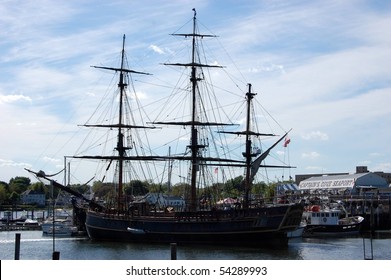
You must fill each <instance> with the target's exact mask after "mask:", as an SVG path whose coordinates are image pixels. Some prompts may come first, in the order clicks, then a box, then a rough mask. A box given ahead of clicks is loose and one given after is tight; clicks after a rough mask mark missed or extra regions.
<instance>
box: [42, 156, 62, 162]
mask: <svg viewBox="0 0 391 280" xmlns="http://www.w3.org/2000/svg"><path fill="white" fill-rule="evenodd" d="M43 161H46V162H51V163H57V162H60V161H61V160H60V159H58V158H51V157H48V156H44V157H43Z"/></svg>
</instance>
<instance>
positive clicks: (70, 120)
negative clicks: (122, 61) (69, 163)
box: [0, 0, 391, 182]
mask: <svg viewBox="0 0 391 280" xmlns="http://www.w3.org/2000/svg"><path fill="white" fill-rule="evenodd" d="M193 8H195V9H196V10H197V18H198V20H199V21H200V22H201V23H202V25H203V26H206V27H207V29H208V30H212V31H213V34H217V35H218V36H219V41H220V42H221V43H222V44H224V48H225V50H226V52H227V53H229V55H230V57H231V58H232V60H233V61H235V67H236V68H237V69H236V70H238V71H239V72H240V73H241V75H242V76H243V77H245V80H246V82H251V84H252V85H253V87H254V89H255V91H256V92H258V93H260V95H261V98H262V106H263V107H265V108H268V112H270V114H271V115H273V116H274V118H276V119H278V123H280V124H281V125H283V127H284V128H286V129H287V130H288V129H290V128H292V131H291V132H290V134H289V137H290V139H291V142H290V144H289V161H290V164H291V165H294V166H296V168H295V169H293V170H291V171H290V172H291V173H292V174H291V175H292V176H294V175H295V174H312V173H334V172H349V173H353V172H355V167H356V166H368V169H369V170H370V171H383V172H391V146H390V143H391V130H390V129H389V128H388V124H389V123H390V121H391V106H390V101H391V75H390V74H391V68H390V66H389V65H390V61H391V36H390V34H389V30H390V28H391V2H390V1H386V0H384V1H380V0H378V1H369V0H368V1H365V0H356V1H353V0H352V1H351V0H348V1H338V0H329V1H300V0H293V1H279V0H270V1H266V0H265V1H264V0H244V1H233V0H224V1H223V0H221V1H218V0H215V1H211V0H200V1H197V0H192V1H187V0H170V1H164V0H159V1H158V0H144V1H138V0H134V1H129V0H113V1H92V0H91V1H88V0H66V1H65V0H58V1H50V0H34V1H22V0H12V1H11V0H3V1H1V2H0V14H1V17H0V30H1V32H0V69H1V75H0V130H1V136H0V181H5V182H8V181H9V180H10V179H11V178H13V177H16V176H26V177H28V176H30V175H29V174H28V173H27V172H26V171H25V170H24V168H29V169H33V170H41V169H42V170H49V171H51V172H55V171H58V170H59V169H60V167H59V166H61V165H62V164H63V156H64V155H65V154H66V153H68V154H69V152H70V151H71V150H72V149H76V146H73V144H71V142H68V140H67V139H70V138H72V131H73V130H72V128H71V127H74V126H76V125H77V124H81V123H84V122H85V118H86V117H87V115H88V113H89V112H88V111H90V110H93V109H92V107H93V106H92V105H94V104H95V103H94V102H96V101H95V100H96V96H95V92H97V91H98V88H97V87H95V86H94V85H95V83H96V82H97V81H99V80H100V79H101V77H102V71H95V70H94V69H92V68H91V67H90V66H91V65H107V64H110V65H112V62H113V59H112V56H113V54H117V53H118V52H119V51H120V42H121V40H122V35H123V34H126V37H127V47H128V49H127V52H128V53H129V55H130V57H131V64H132V65H134V66H135V68H137V70H139V71H146V72H152V73H153V75H154V77H157V78H156V79H160V80H164V79H167V78H166V72H164V70H161V63H162V62H164V59H165V58H164V55H165V54H167V53H168V52H169V46H170V44H171V43H172V38H170V36H169V34H171V33H174V32H175V31H176V30H178V28H180V27H181V26H182V25H184V23H186V22H188V21H189V20H191V18H192V16H193V12H192V9H193ZM170 40H171V41H170ZM227 71H228V70H227ZM159 77H160V78H159ZM152 83H153V82H151V84H152ZM151 84H150V85H148V86H146V85H144V86H141V87H142V92H143V93H144V94H145V95H146V96H148V98H153V94H152V91H153V89H152V86H151ZM90 107H91V108H90ZM81 109H83V110H81ZM86 111H87V112H86Z"/></svg>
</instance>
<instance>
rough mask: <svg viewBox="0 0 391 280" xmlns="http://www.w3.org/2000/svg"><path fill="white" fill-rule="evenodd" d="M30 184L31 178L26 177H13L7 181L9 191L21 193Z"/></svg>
mask: <svg viewBox="0 0 391 280" xmlns="http://www.w3.org/2000/svg"><path fill="white" fill-rule="evenodd" d="M30 184H31V180H30V178H28V177H15V178H12V179H11V180H10V182H9V191H10V192H11V193H12V192H16V193H18V194H21V193H22V192H24V191H26V190H27V189H28V187H29V186H30Z"/></svg>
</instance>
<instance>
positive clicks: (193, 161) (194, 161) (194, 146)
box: [190, 9, 200, 211]
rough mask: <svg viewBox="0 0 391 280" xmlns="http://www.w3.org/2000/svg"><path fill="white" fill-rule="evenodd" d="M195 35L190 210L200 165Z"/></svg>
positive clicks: (192, 207)
mask: <svg viewBox="0 0 391 280" xmlns="http://www.w3.org/2000/svg"><path fill="white" fill-rule="evenodd" d="M193 11H194V16H193V34H196V33H195V32H196V16H197V12H196V10H195V9H193ZM195 43H196V42H195V36H193V38H192V50H191V63H192V66H191V77H190V81H191V85H192V112H191V122H192V124H191V141H190V150H191V185H190V210H191V211H194V210H196V208H197V193H196V192H197V191H196V189H197V186H196V183H197V171H198V170H199V166H198V165H197V155H198V150H199V149H200V147H199V146H198V131H197V128H196V126H195V121H196V101H197V98H196V89H197V75H196V73H197V68H196V67H195Z"/></svg>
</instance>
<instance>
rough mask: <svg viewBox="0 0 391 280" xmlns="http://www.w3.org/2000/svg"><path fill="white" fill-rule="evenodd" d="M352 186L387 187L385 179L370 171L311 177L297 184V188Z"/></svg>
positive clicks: (339, 187)
mask: <svg viewBox="0 0 391 280" xmlns="http://www.w3.org/2000/svg"><path fill="white" fill-rule="evenodd" d="M354 187H378V188H384V187H388V185H387V181H386V180H385V179H384V178H382V177H380V176H379V175H376V174H374V173H372V172H367V173H355V174H347V175H330V176H317V177H311V178H308V179H306V180H304V181H301V182H300V184H299V190H310V189H352V188H354Z"/></svg>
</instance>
